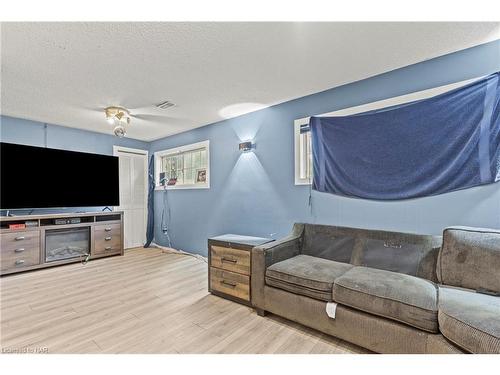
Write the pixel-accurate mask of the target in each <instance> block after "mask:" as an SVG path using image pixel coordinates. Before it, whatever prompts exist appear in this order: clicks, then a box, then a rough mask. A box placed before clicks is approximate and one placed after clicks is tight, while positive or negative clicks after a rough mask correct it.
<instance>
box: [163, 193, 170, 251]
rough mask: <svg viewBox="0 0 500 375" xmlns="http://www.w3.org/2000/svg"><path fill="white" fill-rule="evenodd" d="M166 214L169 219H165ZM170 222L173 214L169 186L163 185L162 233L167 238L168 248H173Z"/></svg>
mask: <svg viewBox="0 0 500 375" xmlns="http://www.w3.org/2000/svg"><path fill="white" fill-rule="evenodd" d="M165 214H167V216H168V217H167V218H165V216H166V215H165ZM170 220H171V212H170V205H169V204H168V196H167V185H166V184H164V185H163V209H162V212H161V231H162V233H163V234H164V235H165V236H166V237H167V244H168V247H172V241H171V239H170V233H169V230H170Z"/></svg>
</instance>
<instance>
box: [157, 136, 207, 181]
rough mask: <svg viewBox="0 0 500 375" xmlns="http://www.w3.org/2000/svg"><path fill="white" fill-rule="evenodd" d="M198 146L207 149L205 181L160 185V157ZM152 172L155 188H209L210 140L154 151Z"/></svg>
mask: <svg viewBox="0 0 500 375" xmlns="http://www.w3.org/2000/svg"><path fill="white" fill-rule="evenodd" d="M200 148H205V149H206V150H207V174H206V182H205V183H204V184H197V183H194V184H182V185H165V186H163V185H160V184H159V182H160V172H161V170H160V167H161V159H162V158H163V157H165V156H171V155H176V154H181V153H184V152H189V151H194V150H198V149H200ZM154 157H155V158H154V162H155V165H154V173H155V190H163V189H167V190H181V189H210V141H209V140H206V141H201V142H196V143H191V144H187V145H182V146H179V147H174V148H169V149H166V150H161V151H156V152H155V153H154Z"/></svg>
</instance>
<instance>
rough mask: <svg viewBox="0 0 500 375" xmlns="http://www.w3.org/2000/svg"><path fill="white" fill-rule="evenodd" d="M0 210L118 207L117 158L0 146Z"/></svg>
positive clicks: (11, 145)
mask: <svg viewBox="0 0 500 375" xmlns="http://www.w3.org/2000/svg"><path fill="white" fill-rule="evenodd" d="M0 164H1V170H0V178H1V183H0V189H1V190H0V207H1V208H2V209H9V210H10V209H17V208H54V207H57V208H60V207H91V206H92V207H96V206H118V205H119V183H118V181H119V174H118V157H115V156H107V155H98V154H89V153H84V152H74V151H65V150H56V149H52V148H43V147H32V146H23V145H16V144H12V143H3V142H2V143H0Z"/></svg>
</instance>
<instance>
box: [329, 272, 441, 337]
mask: <svg viewBox="0 0 500 375" xmlns="http://www.w3.org/2000/svg"><path fill="white" fill-rule="evenodd" d="M333 300H334V301H335V302H338V303H340V304H343V305H347V306H351V307H354V308H356V309H359V310H362V311H366V312H368V313H372V314H376V315H380V316H383V317H385V318H389V319H393V320H397V321H399V322H402V323H406V324H408V325H411V326H413V327H416V328H419V329H422V330H425V331H429V332H438V320H437V288H436V285H435V284H434V283H432V282H430V281H428V280H425V279H421V278H418V277H415V276H410V275H405V274H402V273H396V272H391V271H384V270H378V269H375V268H368V267H354V268H352V269H350V270H349V271H347V272H346V273H345V274H344V275H342V276H340V277H339V278H337V279H335V284H334V286H333Z"/></svg>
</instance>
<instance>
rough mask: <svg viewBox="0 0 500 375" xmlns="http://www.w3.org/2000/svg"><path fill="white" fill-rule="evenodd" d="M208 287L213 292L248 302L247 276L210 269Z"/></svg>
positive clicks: (248, 283)
mask: <svg viewBox="0 0 500 375" xmlns="http://www.w3.org/2000/svg"><path fill="white" fill-rule="evenodd" d="M210 286H211V288H212V289H213V290H215V291H219V292H222V293H225V294H228V295H231V296H233V297H236V298H240V299H242V300H245V301H250V277H249V276H245V275H241V274H239V273H234V272H230V271H224V270H221V269H218V268H214V267H210Z"/></svg>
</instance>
